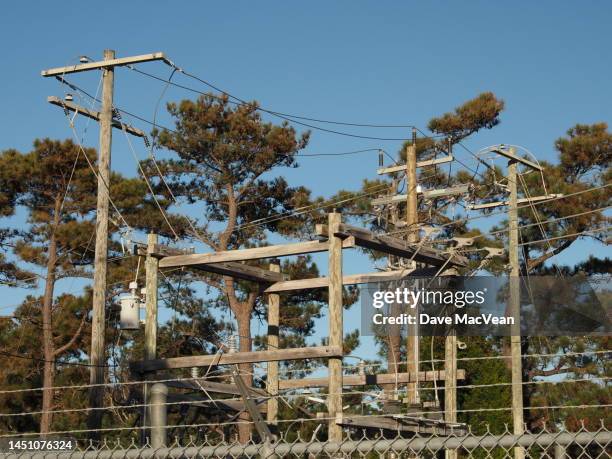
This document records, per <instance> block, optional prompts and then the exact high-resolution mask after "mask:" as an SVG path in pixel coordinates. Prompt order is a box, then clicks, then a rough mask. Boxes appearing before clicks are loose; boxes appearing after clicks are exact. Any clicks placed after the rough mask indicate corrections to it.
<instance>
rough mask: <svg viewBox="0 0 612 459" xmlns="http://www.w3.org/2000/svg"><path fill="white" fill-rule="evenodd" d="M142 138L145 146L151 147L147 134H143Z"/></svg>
mask: <svg viewBox="0 0 612 459" xmlns="http://www.w3.org/2000/svg"><path fill="white" fill-rule="evenodd" d="M142 140H144V144H145V147H147V148H150V147H151V142H150V141H149V137H148V136H146V135H145V136H144V137H143V138H142Z"/></svg>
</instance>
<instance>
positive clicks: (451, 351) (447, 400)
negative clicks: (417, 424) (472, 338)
mask: <svg viewBox="0 0 612 459" xmlns="http://www.w3.org/2000/svg"><path fill="white" fill-rule="evenodd" d="M432 339H433V338H432ZM444 420H445V421H446V422H448V423H451V424H454V423H456V422H457V333H456V331H455V328H454V327H453V328H452V329H451V330H449V332H448V335H446V340H445V343H444ZM444 454H445V457H446V459H457V451H456V450H448V449H447V450H446V451H445V453H444Z"/></svg>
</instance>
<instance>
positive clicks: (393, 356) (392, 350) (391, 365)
mask: <svg viewBox="0 0 612 459" xmlns="http://www.w3.org/2000/svg"><path fill="white" fill-rule="evenodd" d="M399 313H400V308H399V305H398V304H397V303H393V304H391V306H390V316H398V315H399ZM387 330H388V333H387V336H386V338H387V371H388V372H389V373H399V364H400V362H401V361H402V359H401V355H400V352H401V329H400V326H399V325H387ZM383 389H384V391H385V394H386V395H387V396H391V395H394V394H395V389H396V385H395V384H385V385H383Z"/></svg>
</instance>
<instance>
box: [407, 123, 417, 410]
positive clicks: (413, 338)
mask: <svg viewBox="0 0 612 459" xmlns="http://www.w3.org/2000/svg"><path fill="white" fill-rule="evenodd" d="M416 156H417V155H416V130H415V129H414V128H413V129H412V145H409V146H408V147H407V148H406V225H407V230H408V233H407V237H406V239H407V241H408V242H409V243H416V242H417V241H418V238H419V233H418V226H417V225H418V223H419V216H418V208H417V205H418V201H417V157H416ZM408 314H411V315H413V316H414V317H417V315H418V312H417V307H416V306H415V307H414V308H412V309H410V311H408ZM406 353H407V356H406V360H407V367H408V368H407V371H408V373H412V374H418V371H419V334H418V326H417V325H410V326H409V328H408V338H407V343H406ZM407 389H408V391H407V398H408V404H410V405H415V404H417V403H419V394H418V382H410V383H408V387H407Z"/></svg>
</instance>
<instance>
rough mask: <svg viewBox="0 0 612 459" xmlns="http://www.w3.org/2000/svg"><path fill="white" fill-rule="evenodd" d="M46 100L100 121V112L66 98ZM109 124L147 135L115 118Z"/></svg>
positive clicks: (138, 135)
mask: <svg viewBox="0 0 612 459" xmlns="http://www.w3.org/2000/svg"><path fill="white" fill-rule="evenodd" d="M47 102H49V103H50V104H53V105H57V106H58V107H62V108H65V109H66V110H70V111H71V112H76V113H79V114H81V115H83V116H84V117H86V118H91V119H92V120H96V121H100V112H96V111H95V110H90V109H88V108H85V107H81V106H80V105H77V104H75V103H73V102H70V101H68V100H62V99H60V98H59V97H56V96H49V97H47ZM111 124H112V126H113V127H114V128H116V129H122V130H123V129H125V130H126V131H127V132H129V133H130V134H132V135H134V136H136V137H145V136H146V135H147V134H145V132H144V131H141V130H140V129H138V128H135V127H134V126H131V125H129V124H126V123H122V122H120V121H117V120H115V119H113V120H112V121H111Z"/></svg>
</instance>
